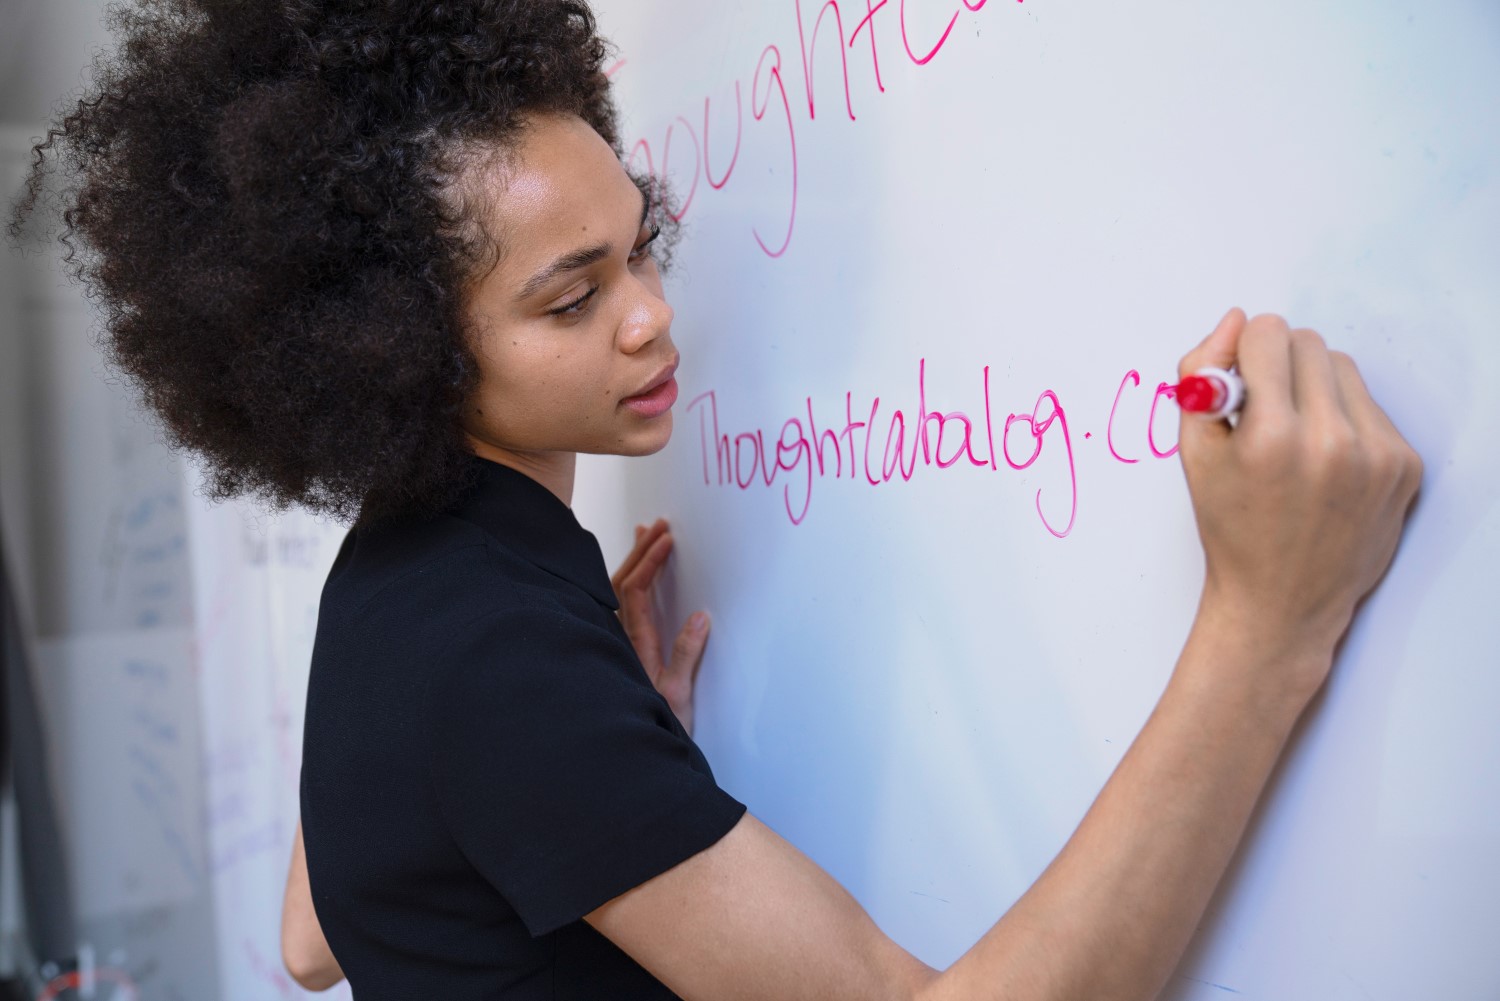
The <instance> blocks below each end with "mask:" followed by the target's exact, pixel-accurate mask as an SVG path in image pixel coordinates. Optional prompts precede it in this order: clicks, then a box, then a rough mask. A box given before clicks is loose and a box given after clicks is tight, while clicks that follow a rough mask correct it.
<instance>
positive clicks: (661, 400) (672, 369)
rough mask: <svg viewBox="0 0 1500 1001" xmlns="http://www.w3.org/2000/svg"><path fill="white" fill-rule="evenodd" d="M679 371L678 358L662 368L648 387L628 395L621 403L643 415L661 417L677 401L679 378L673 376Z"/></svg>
mask: <svg viewBox="0 0 1500 1001" xmlns="http://www.w3.org/2000/svg"><path fill="white" fill-rule="evenodd" d="M676 371H677V360H676V359H673V360H672V363H671V364H670V365H668V366H667V367H666V368H664V369H662V370H661V371H660V372H658V373H657V374H656V376H655V377H654V378H653V379H652V380H651V381H650V382H649V383H647V384H646V388H645V389H642V390H641V391H640V392H639V393H636V394H635V395H633V396H627V397H625V398H624V399H623V400H621V401H620V405H621V406H622V407H625V408H627V409H629V410H633V411H635V412H636V413H637V414H639V415H641V416H642V417H659V416H661V415H662V414H664V413H666V412H667V411H668V410H670V409H672V404H674V403H676V402H677V380H676V379H674V378H673V377H672V376H673V374H674V373H676Z"/></svg>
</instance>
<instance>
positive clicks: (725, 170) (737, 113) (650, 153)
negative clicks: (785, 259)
mask: <svg viewBox="0 0 1500 1001" xmlns="http://www.w3.org/2000/svg"><path fill="white" fill-rule="evenodd" d="M988 3H989V0H954V2H952V3H951V4H950V5H949V6H951V8H952V13H951V16H950V17H949V18H948V19H947V22H946V23H945V24H944V25H943V29H942V32H941V34H939V35H938V36H937V38H936V39H935V40H934V39H932V38H926V39H923V38H919V37H917V35H918V33H917V32H916V31H915V30H914V29H913V28H912V26H911V25H910V23H909V22H908V18H907V12H906V8H907V0H865V12H864V16H863V17H860V18H859V19H858V21H857V22H855V18H856V16H858V14H859V11H858V9H857V8H854V5H853V3H852V2H850V0H845V6H846V7H850V8H852V9H850V10H848V11H847V13H848V14H849V21H850V22H851V23H853V27H852V29H850V30H848V31H846V30H845V28H846V25H845V21H844V16H843V15H844V12H842V11H841V10H840V9H839V2H838V0H824V2H823V4H822V6H820V7H819V8H818V11H817V14H816V15H814V14H813V13H812V11H811V5H810V4H809V9H808V10H807V11H804V10H803V0H792V2H791V3H790V4H788V5H787V6H788V8H789V9H788V11H787V12H788V13H789V14H791V15H793V17H794V18H795V20H796V30H797V48H798V51H799V52H800V55H801V59H800V63H801V68H802V85H803V91H804V92H805V95H806V99H807V118H808V121H809V122H812V121H816V120H817V117H818V109H817V101H816V100H815V96H814V89H813V75H814V74H813V71H814V66H815V63H816V60H817V53H818V51H819V49H818V36H819V33H820V32H822V31H823V30H824V29H825V28H826V29H828V30H829V31H830V32H831V34H828V35H825V36H824V38H825V43H824V49H827V46H828V45H829V44H833V45H835V46H836V49H834V50H831V51H833V52H836V53H837V55H838V57H839V65H840V68H841V70H842V73H843V84H844V108H845V111H846V112H847V113H848V115H849V120H850V121H851V122H852V121H857V119H856V117H855V114H854V88H853V87H852V86H851V85H850V81H849V53H850V52H851V51H853V50H855V49H856V48H857V49H858V50H860V51H863V50H864V49H866V48H868V49H869V63H870V69H871V74H872V79H873V82H874V84H875V87H876V88H877V90H878V92H879V93H881V94H884V93H885V80H884V78H883V77H882V75H881V72H880V53H881V49H882V43H881V42H880V41H878V36H879V35H880V32H881V30H882V28H885V29H894V31H893V34H899V35H900V37H901V48H902V50H904V52H905V55H906V58H907V59H909V60H911V62H912V63H914V64H915V65H917V66H926V65H927V64H928V63H931V62H932V61H933V60H934V59H936V58H937V56H938V53H940V52H941V51H942V50H943V47H944V46H946V45H947V44H948V40H949V36H950V35H952V34H953V29H954V27H955V26H956V25H957V24H958V19H959V17H960V16H961V15H963V14H964V13H965V11H967V12H968V13H969V14H971V15H972V14H976V13H978V12H979V11H981V10H983V9H984V7H985V5H986V4H988ZM887 8H889V9H887ZM830 15H831V20H829V21H828V22H827V23H826V24H825V23H824V18H825V17H829V16H830ZM876 15H880V17H879V18H877V16H876ZM861 35H863V36H864V37H863V38H861ZM885 37H886V38H887V39H889V38H891V37H892V34H887V35H886V36H885ZM885 45H886V46H889V47H891V48H894V43H892V42H889V41H887V42H886V43H885ZM788 51H791V49H790V47H788ZM825 58H827V57H826V55H825ZM859 58H863V57H859ZM625 65H626V61H623V60H622V61H621V62H619V63H616V64H615V65H614V66H613V67H611V69H610V71H609V73H610V75H611V76H613V75H614V74H615V73H616V72H617V71H619V70H621V69H623V68H624V66H625ZM747 65H748V64H747ZM794 65H795V64H794ZM784 72H785V70H784V67H783V60H782V55H781V46H779V45H775V44H769V45H766V46H765V47H764V48H762V49H761V52H760V57H759V58H758V59H757V60H756V62H755V72H754V73H753V74H751V75H750V102H749V103H750V117H751V119H752V120H753V121H755V122H757V123H759V122H763V121H766V118H767V115H770V117H771V121H770V122H769V123H768V124H770V125H772V126H773V128H776V129H778V130H782V128H783V123H784V131H785V134H786V140H787V141H786V144H785V145H786V152H785V154H777V155H778V156H782V155H784V156H785V165H786V166H787V167H788V168H789V170H788V173H789V174H790V177H791V184H790V190H789V191H788V194H787V209H786V213H785V223H784V227H785V234H784V235H782V234H781V233H780V230H781V227H782V225H783V224H781V223H775V224H773V227H774V228H773V229H772V230H771V232H773V233H776V234H777V235H775V236H772V237H771V238H770V240H769V242H768V240H767V239H766V238H765V237H763V236H762V235H761V227H759V226H752V227H751V231H750V232H751V235H752V236H753V237H754V238H755V242H756V243H757V244H758V245H759V246H760V249H761V250H762V251H763V252H764V253H765V254H766V255H767V256H769V257H780V256H781V255H782V254H784V253H786V250H787V247H789V246H791V242H792V233H793V231H794V230H795V229H796V227H797V193H798V192H797V188H798V178H797V170H798V158H797V117H798V116H797V114H796V113H794V111H793V108H794V106H797V105H800V103H801V102H800V101H793V99H792V97H791V95H789V94H788V93H787V84H786V80H785V76H784ZM689 116H691V118H690V117H689ZM720 116H721V117H722V118H725V119H727V117H728V116H727V115H724V114H723V111H722V109H721V110H720ZM714 117H715V116H714V113H713V107H712V100H711V99H710V98H709V97H704V98H703V114H702V115H701V116H699V115H698V114H697V112H696V109H694V110H692V111H689V112H684V113H683V114H679V115H677V116H676V117H675V118H673V119H672V121H670V122H669V123H668V124H667V126H666V130H665V132H664V133H663V134H662V137H661V139H660V141H659V142H656V143H653V141H652V140H651V139H648V138H644V137H643V138H640V139H637V140H636V142H635V143H634V144H633V145H632V146H631V147H630V154H629V156H628V157H627V161H626V162H627V166H631V167H640V166H642V165H644V167H645V169H646V172H647V173H648V174H650V175H651V176H652V177H655V178H661V179H665V178H666V177H667V176H668V175H669V173H670V172H671V171H670V168H671V166H672V156H673V153H674V152H675V153H676V155H677V158H678V161H679V162H678V164H677V169H678V170H679V171H681V176H682V177H684V178H686V177H688V175H687V171H686V168H685V167H684V166H683V163H685V155H686V153H687V150H688V148H689V146H688V143H687V142H686V141H685V140H690V141H691V149H692V155H693V161H692V162H693V167H692V174H691V179H690V180H688V181H687V183H686V186H687V193H686V195H684V196H683V197H682V202H681V205H680V207H678V208H677V209H676V210H675V211H674V212H673V213H672V215H673V218H675V219H679V220H680V219H681V218H682V217H683V216H685V215H686V214H687V213H688V211H689V209H691V208H692V204H693V199H694V198H695V197H696V196H697V194H698V183H699V181H700V180H703V181H706V182H708V186H709V188H711V189H713V190H715V191H717V190H720V189H722V188H723V187H724V186H725V185H726V184H728V183H729V179H730V177H731V176H732V175H733V174H734V172H735V168H736V166H738V165H739V162H740V151H741V145H742V144H743V140H744V134H745V109H744V95H743V92H742V90H741V87H740V80H735V81H734V148H733V150H732V151H730V153H729V154H728V155H727V156H726V155H725V153H724V151H723V149H722V147H720V148H718V151H717V152H714V150H712V149H711V148H710V139H709V126H710V125H712V124H713V120H714ZM700 124H701V126H702V128H701V135H700V130H699V128H698V126H699V125H700ZM719 128H720V134H721V135H722V134H723V131H724V124H722V123H721V124H720V126H719ZM674 139H675V140H676V147H675V149H674V147H673V140H674ZM721 142H722V139H721ZM777 145H778V146H779V145H781V144H780V143H779V142H778V143H777ZM716 157H717V162H718V163H719V164H720V166H719V168H718V169H719V170H720V174H719V175H718V176H717V177H716V176H715V174H714V170H715V168H714V160H715V158H716ZM768 167H769V165H768ZM750 174H751V176H756V177H759V176H763V174H764V172H763V171H761V170H759V169H752V170H751V172H750Z"/></svg>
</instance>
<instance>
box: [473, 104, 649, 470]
mask: <svg viewBox="0 0 1500 1001" xmlns="http://www.w3.org/2000/svg"><path fill="white" fill-rule="evenodd" d="M529 123H530V124H529V126H528V127H527V128H526V130H525V131H524V132H523V133H522V136H521V140H520V143H519V145H518V146H517V147H516V148H515V149H514V151H513V153H512V155H510V156H508V157H506V158H504V160H503V161H502V162H501V163H500V164H497V165H496V166H494V167H492V168H489V170H488V172H487V173H486V176H484V177H483V178H482V179H480V181H481V184H482V189H483V190H484V191H485V192H486V193H487V195H486V197H487V198H488V199H489V200H490V205H489V211H490V217H489V218H490V224H489V225H490V228H491V230H492V232H493V235H494V236H495V237H496V238H497V239H498V241H499V244H500V262H499V264H498V265H497V266H496V267H495V268H494V270H492V271H491V272H490V273H489V274H488V275H487V276H485V277H484V278H483V279H482V280H481V281H480V282H479V283H478V284H477V285H476V286H475V288H474V289H473V290H472V292H471V295H470V299H469V303H468V309H469V313H470V315H471V316H472V317H473V319H474V320H475V321H476V324H477V327H478V330H479V332H480V333H479V340H478V343H477V344H476V345H475V346H474V354H475V358H476V360H477V362H478V364H479V372H480V378H479V386H478V389H477V390H476V391H475V393H474V394H473V396H472V397H471V398H470V399H469V401H468V403H467V405H466V407H465V409H464V414H463V427H464V430H465V432H467V434H468V435H469V436H470V438H471V439H472V440H473V444H475V446H476V448H475V450H476V451H479V452H481V454H485V453H490V454H494V453H495V452H496V451H498V452H499V453H501V454H511V455H528V456H530V457H531V458H532V459H534V460H538V459H539V460H543V461H545V460H546V456H544V455H537V454H536V453H553V452H567V453H571V452H604V453H614V454H620V455H645V454H648V453H651V452H655V451H658V450H659V449H661V448H662V447H663V446H665V445H666V443H667V439H668V438H670V437H671V434H672V412H671V406H672V404H673V402H674V401H675V400H676V398H677V383H676V381H675V380H674V379H673V378H672V373H673V372H674V371H675V370H676V368H677V361H678V355H677V349H676V348H675V347H673V345H672V335H671V326H672V307H670V306H668V305H667V303H666V300H665V299H664V298H663V297H662V287H661V275H660V274H659V273H658V271H657V267H656V261H655V260H654V259H653V258H652V257H651V254H650V250H649V247H648V244H649V242H650V240H651V238H652V235H653V231H652V229H651V228H650V226H649V225H648V224H647V222H646V211H645V210H646V207H647V206H646V204H645V199H644V198H643V197H642V195H641V191H640V189H639V188H638V187H636V185H635V183H634V182H633V181H632V180H631V179H630V177H629V175H627V174H626V173H625V171H624V169H623V168H622V167H621V165H620V162H619V160H618V159H616V157H615V155H614V152H613V151H612V150H611V149H610V148H609V145H608V144H607V143H606V142H605V141H604V140H603V139H602V138H600V136H599V134H598V133H596V132H595V131H594V130H593V129H592V128H590V127H589V126H588V125H587V124H586V123H585V122H584V121H583V120H582V119H581V118H577V117H574V116H548V117H534V118H531V119H530V120H529Z"/></svg>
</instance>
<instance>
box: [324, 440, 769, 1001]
mask: <svg viewBox="0 0 1500 1001" xmlns="http://www.w3.org/2000/svg"><path fill="white" fill-rule="evenodd" d="M473 461H474V462H475V463H476V464H477V466H478V467H479V479H478V485H477V486H476V488H475V489H474V490H473V491H472V492H471V493H470V494H469V495H468V496H467V498H466V499H465V500H464V501H463V502H462V503H461V504H459V505H457V506H456V507H454V508H453V509H452V510H450V511H448V512H446V513H444V514H442V515H440V516H438V517H437V518H434V519H428V520H424V521H421V522H417V521H411V522H405V523H390V524H386V525H383V526H379V527H375V528H369V529H365V528H356V529H355V530H353V531H351V532H350V534H349V536H348V538H347V539H346V540H345V542H344V544H343V547H342V548H341V550H340V551H339V554H338V558H337V560H336V562H335V563H334V565H333V569H332V571H331V572H330V573H329V576H328V581H327V583H326V584H325V585H324V587H323V598H322V604H321V606H320V611H319V617H318V630H317V639H316V642H315V644H314V649H313V659H312V675H311V678H310V680H309V684H308V694H307V722H306V728H305V731H304V736H303V759H302V822H303V837H304V840H305V843H306V847H307V864H308V874H309V877H310V880H311V885H312V896H313V902H314V905H315V907H316V909H317V914H318V919H319V921H320V922H321V923H322V926H323V931H324V933H325V934H326V935H327V938H328V943H329V945H330V946H331V947H332V949H333V953H334V956H335V957H336V958H337V959H338V961H339V964H340V966H342V967H343V970H344V973H345V974H346V975H347V976H348V978H349V982H350V986H351V987H352V988H353V990H354V997H355V999H356V1001H397V999H402V1001H405V999H421V1001H434V999H439V998H441V999H443V1001H471V999H472V1001H479V999H484V1001H501V999H505V1001H512V999H517V1001H518V999H528V1001H529V999H540V998H546V999H549V1001H568V999H580V1001H583V999H587V1001H598V999H603V998H609V999H634V998H643V999H644V998H672V997H674V995H673V994H672V992H671V991H669V990H668V989H667V988H666V987H665V986H664V985H663V984H662V983H661V982H660V981H658V980H656V979H655V978H654V977H652V976H651V975H650V974H649V973H647V972H646V971H645V970H644V969H642V968H641V967H640V966H639V965H638V964H637V963H636V962H635V961H634V960H632V959H631V958H630V957H629V956H627V955H626V954H625V953H624V952H622V951H620V950H619V949H618V948H617V947H616V946H615V945H614V944H613V943H611V942H610V941H609V940H608V939H606V938H605V937H604V936H602V935H600V934H599V933H598V932H596V931H594V929H593V928H592V927H590V926H589V925H588V924H587V923H586V922H584V921H583V920H581V918H582V916H583V915H584V914H586V913H588V912H589V911H591V910H593V909H594V908H596V907H598V906H599V905H600V904H603V903H604V902H605V901H607V900H610V899H611V898H613V897H615V896H618V895H619V894H621V893H623V892H625V891H626V890H628V889H630V888H631V887H633V886H636V885H638V884H640V883H642V882H644V881H646V880H647V879H650V878H651V877H652V876H655V875H657V874H658V873H661V872H663V871H665V870H667V869H670V868H671V867H672V866H674V865H676V864H677V863H678V862H680V861H682V860H683V859H686V858H688V857H690V856H692V855H694V854H696V853H698V852H699V851H701V850H703V849H704V848H707V847H708V846H709V845H712V844H713V843H714V842H715V841H717V840H718V839H719V838H720V837H722V836H723V835H724V834H725V833H726V832H727V831H728V830H729V829H730V828H731V827H733V826H734V824H735V823H736V822H737V821H738V820H739V818H740V816H741V815H742V814H743V813H744V811H745V807H744V806H743V805H742V804H740V803H739V802H737V801H736V800H735V799H734V798H732V797H731V796H730V795H729V794H728V793H726V792H724V791H723V790H721V789H720V788H719V787H718V786H717V785H716V784H715V782H714V778H713V773H712V772H711V771H710V770H709V767H708V762H707V761H706V760H705V759H704V757H703V754H702V752H701V751H699V749H698V747H697V745H695V744H694V743H693V741H692V739H691V738H689V737H688V735H687V733H686V732H684V731H683V729H682V725H681V724H680V723H679V722H678V720H677V717H676V715H675V714H674V713H673V712H672V710H671V708H670V707H669V706H668V705H667V703H666V700H665V699H663V698H662V697H661V695H659V694H658V693H657V692H656V690H655V689H654V688H653V687H652V685H651V682H650V680H649V679H648V678H647V677H646V673H645V671H644V669H643V668H642V667H641V664H640V661H639V660H638V659H637V657H636V654H635V651H634V649H633V648H632V646H631V644H630V641H629V639H628V638H627V637H626V635H625V632H624V630H623V629H622V628H621V626H620V624H619V621H618V620H617V618H616V616H615V609H617V608H618V602H617V600H616V598H615V594H614V591H613V589H612V588H611V586H610V581H609V575H608V573H607V572H606V570H605V567H604V560H603V558H602V556H601V555H600V551H599V545H598V543H597V542H596V541H595V539H594V537H593V536H592V535H591V534H589V533H588V532H586V531H585V530H584V529H583V528H582V527H580V526H579V524H578V522H577V520H576V519H575V518H574V517H573V513H572V511H571V510H569V509H568V507H567V506H566V505H564V504H563V503H562V502H561V501H559V500H558V499H557V498H556V497H555V496H554V495H553V494H552V493H551V492H549V491H548V490H547V489H546V488H544V487H542V486H541V485H540V484H538V483H536V482H535V481H533V480H531V479H529V478H528V477H526V476H524V475H522V474H520V473H518V472H515V471H513V470H511V469H508V468H506V467H504V466H501V465H498V464H496V463H493V462H489V461H486V460H483V459H478V458H475V459H474V460H473Z"/></svg>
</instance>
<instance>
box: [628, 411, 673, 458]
mask: <svg viewBox="0 0 1500 1001" xmlns="http://www.w3.org/2000/svg"><path fill="white" fill-rule="evenodd" d="M671 440H672V411H670V410H668V411H667V412H666V413H664V414H662V415H661V416H660V417H658V418H656V419H655V420H653V421H652V422H651V425H650V427H649V428H643V429H642V430H640V431H638V432H637V433H636V434H634V435H632V436H631V437H629V438H627V439H626V440H625V441H622V442H621V443H620V447H619V450H618V451H617V452H616V453H615V454H617V455H655V454H656V453H657V452H660V451H661V450H662V449H664V448H666V447H667V442H669V441H671Z"/></svg>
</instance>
